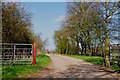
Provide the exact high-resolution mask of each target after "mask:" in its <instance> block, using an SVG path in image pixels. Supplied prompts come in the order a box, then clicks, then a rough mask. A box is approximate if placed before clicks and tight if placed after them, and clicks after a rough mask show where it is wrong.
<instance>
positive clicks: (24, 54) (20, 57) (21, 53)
mask: <svg viewBox="0 0 120 80" xmlns="http://www.w3.org/2000/svg"><path fill="white" fill-rule="evenodd" d="M0 45H1V46H2V48H0V50H1V51H2V55H1V60H2V64H31V63H32V53H33V51H32V44H9V43H1V44H0Z"/></svg>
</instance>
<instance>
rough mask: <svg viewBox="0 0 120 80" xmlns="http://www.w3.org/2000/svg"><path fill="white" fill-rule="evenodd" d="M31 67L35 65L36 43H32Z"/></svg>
mask: <svg viewBox="0 0 120 80" xmlns="http://www.w3.org/2000/svg"><path fill="white" fill-rule="evenodd" d="M32 64H33V65H35V64H36V43H35V42H34V43H33V62H32Z"/></svg>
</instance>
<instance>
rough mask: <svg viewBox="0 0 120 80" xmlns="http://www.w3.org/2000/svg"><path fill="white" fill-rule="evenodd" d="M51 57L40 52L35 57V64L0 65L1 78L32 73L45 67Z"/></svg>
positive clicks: (17, 76)
mask: <svg viewBox="0 0 120 80" xmlns="http://www.w3.org/2000/svg"><path fill="white" fill-rule="evenodd" d="M50 61H51V59H50V57H49V56H47V55H45V54H40V55H38V56H37V58H36V62H37V64H36V65H35V66H33V65H13V66H8V65H6V66H2V78H19V77H25V76H27V75H28V74H30V73H34V72H36V71H37V70H40V69H42V68H44V67H46V66H47V65H48V64H49V63H50Z"/></svg>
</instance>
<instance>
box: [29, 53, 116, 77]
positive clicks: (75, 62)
mask: <svg viewBox="0 0 120 80" xmlns="http://www.w3.org/2000/svg"><path fill="white" fill-rule="evenodd" d="M48 56H50V58H51V59H52V62H51V63H50V64H49V65H48V66H47V68H44V69H43V70H40V71H38V72H36V73H34V74H32V75H30V76H29V77H31V78H118V74H116V73H114V72H111V71H109V70H106V68H104V67H101V66H96V65H94V64H92V63H89V62H86V61H83V60H80V59H76V58H71V57H67V56H62V55H56V54H48Z"/></svg>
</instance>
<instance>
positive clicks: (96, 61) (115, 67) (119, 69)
mask: <svg viewBox="0 0 120 80" xmlns="http://www.w3.org/2000/svg"><path fill="white" fill-rule="evenodd" d="M63 55H64V56H69V57H73V58H78V59H82V60H85V61H87V62H91V63H93V64H96V65H103V63H104V58H102V57H96V56H83V55H69V54H63ZM111 69H112V70H114V71H115V72H118V73H120V67H119V66H118V65H116V64H114V65H111Z"/></svg>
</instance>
